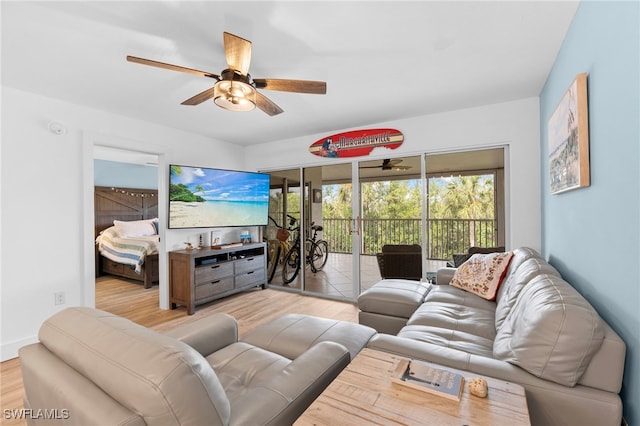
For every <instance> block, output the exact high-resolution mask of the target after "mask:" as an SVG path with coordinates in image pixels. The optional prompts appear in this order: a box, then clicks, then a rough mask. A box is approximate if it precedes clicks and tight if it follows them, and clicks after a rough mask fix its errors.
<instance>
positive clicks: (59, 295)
mask: <svg viewBox="0 0 640 426" xmlns="http://www.w3.org/2000/svg"><path fill="white" fill-rule="evenodd" d="M53 297H54V303H55V304H56V305H64V304H65V294H64V291H57V292H55V293H53Z"/></svg>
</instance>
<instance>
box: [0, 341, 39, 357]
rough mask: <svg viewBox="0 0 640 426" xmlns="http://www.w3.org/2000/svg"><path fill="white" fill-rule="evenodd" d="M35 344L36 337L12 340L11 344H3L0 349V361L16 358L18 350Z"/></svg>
mask: <svg viewBox="0 0 640 426" xmlns="http://www.w3.org/2000/svg"><path fill="white" fill-rule="evenodd" d="M36 342H38V336H37V335H34V336H31V337H26V338H24V339H20V340H14V341H13V342H8V343H3V344H2V347H0V361H2V362H4V361H7V360H10V359H12V358H17V357H18V349H20V348H21V347H23V346H27V345H30V344H32V343H36Z"/></svg>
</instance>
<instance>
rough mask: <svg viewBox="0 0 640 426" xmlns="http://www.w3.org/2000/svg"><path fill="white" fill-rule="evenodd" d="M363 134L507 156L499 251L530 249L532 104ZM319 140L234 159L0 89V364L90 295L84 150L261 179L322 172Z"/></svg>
mask: <svg viewBox="0 0 640 426" xmlns="http://www.w3.org/2000/svg"><path fill="white" fill-rule="evenodd" d="M51 120H56V121H59V122H61V123H63V124H64V125H65V126H66V127H67V128H68V132H67V134H66V135H64V136H57V135H54V134H52V133H50V132H49V131H48V130H47V123H48V122H49V121H51ZM367 127H395V128H398V129H399V130H401V131H402V132H403V133H404V135H405V143H404V144H403V146H401V147H400V148H398V149H397V150H396V151H394V152H393V154H394V155H399V154H402V155H405V154H416V153H421V152H444V151H449V150H455V149H461V148H475V147H485V146H496V145H508V146H509V153H510V158H509V161H510V167H509V169H508V171H507V179H508V183H509V184H510V186H509V187H508V188H507V193H508V197H509V200H507V202H508V205H509V206H510V210H509V211H508V212H507V221H508V224H509V225H510V232H509V234H508V235H509V238H508V240H507V245H508V246H510V247H517V246H521V245H528V246H531V247H534V248H536V249H539V248H540V190H539V184H540V172H539V168H540V163H539V158H540V153H539V107H538V100H537V99H536V98H532V99H525V100H521V101H516V102H510V103H505V104H499V105H489V106H484V107H481V108H474V109H469V110H462V111H454V112H449V113H442V114H434V115H428V116H423V117H416V118H410V119H405V120H397V121H391V122H387V123H376V124H375V125H372V126H367ZM345 130H349V129H345ZM338 131H340V130H339V129H336V131H335V132H338ZM322 136H326V135H310V136H308V137H304V138H296V139H291V140H287V141H281V142H277V143H267V144H260V145H254V146H252V147H251V148H242V147H239V146H236V145H232V144H228V143H224V142H220V141H215V140H212V139H208V138H204V137H201V136H197V135H193V134H189V133H186V132H182V131H178V130H175V129H171V128H168V127H163V126H158V125H153V124H150V123H148V122H143V121H139V120H133V119H130V118H127V117H123V116H118V115H115V114H109V113H105V112H102V111H98V110H94V109H90V108H86V107H82V106H78V105H73V104H69V103H65V102H61V101H57V100H54V99H50V98H45V97H42V96H38V95H34V94H31V93H27V92H23V91H19V90H15V89H11V88H6V87H2V145H1V156H0V161H1V165H2V169H1V173H2V176H1V178H0V185H1V189H2V192H1V198H0V205H2V216H1V224H0V231H1V235H2V241H1V247H0V253H1V259H0V266H1V267H2V269H1V271H0V286H1V295H2V298H1V299H2V300H1V302H0V303H1V310H2V312H1V321H2V323H1V328H0V330H1V335H0V342H1V344H2V352H1V357H2V360H6V359H9V358H12V357H15V356H16V354H17V349H18V348H19V347H21V346H23V345H25V344H28V343H31V342H34V341H36V339H37V330H38V328H39V327H40V324H41V323H42V321H43V320H44V319H46V318H47V317H49V316H50V315H52V314H53V313H55V312H56V311H58V310H60V309H62V308H63V307H65V306H70V305H82V304H84V302H83V300H86V294H85V293H86V292H87V288H91V287H92V286H93V282H92V281H91V280H90V279H87V277H91V276H92V273H93V271H92V269H91V267H92V260H91V259H92V258H91V256H90V255H88V254H87V251H88V250H87V248H86V247H87V245H88V244H92V241H93V235H92V233H91V232H90V231H86V230H85V229H84V228H86V227H85V226H83V222H84V221H86V217H87V214H88V215H89V216H91V215H92V214H93V213H92V211H90V212H88V211H87V206H90V209H92V208H93V207H92V206H93V203H92V199H87V192H88V191H87V189H86V188H87V187H92V186H93V182H92V181H91V182H85V181H84V179H85V175H87V176H89V175H88V174H87V172H88V171H89V170H90V171H91V172H92V170H93V169H92V161H93V158H92V155H91V151H92V148H91V147H90V146H87V145H90V144H93V143H98V144H106V145H110V144H111V145H113V146H116V147H120V148H126V147H127V146H128V145H131V146H132V147H133V148H135V149H138V150H143V151H145V150H148V151H149V152H162V153H163V155H162V157H163V161H164V165H165V167H166V166H167V164H169V163H174V164H189V165H195V166H207V167H221V168H231V169H244V170H260V169H273V168H289V167H291V166H300V165H314V166H317V165H319V164H322V163H324V162H326V164H329V163H330V162H331V160H330V159H326V158H320V157H316V156H313V155H311V154H310V153H309V152H308V147H309V145H310V144H311V143H312V142H314V141H315V140H317V139H319V138H320V137H322ZM147 148H148V149H147ZM384 155H385V154H379V155H377V156H376V157H372V158H383V156H384ZM243 157H244V158H243ZM338 161H344V160H338ZM166 175H168V172H166ZM163 176H164V175H163ZM164 177H165V178H166V176H164ZM86 179H91V180H92V179H93V178H92V177H91V176H89V177H88V178H86ZM160 195H161V196H164V197H166V195H163V194H160ZM164 199H165V200H166V198H164ZM162 202H163V201H162V199H161V203H162ZM165 213H166V212H165ZM161 217H162V215H161ZM202 232H205V231H202ZM206 232H208V231H206ZM228 232H229V233H232V232H235V230H229V231H228ZM197 234H198V230H173V231H166V234H165V235H164V242H163V243H164V245H165V249H166V250H172V249H175V248H181V247H182V246H183V245H182V242H183V241H187V240H192V239H193V241H196V240H197V236H196V235H197ZM194 238H195V239H194ZM89 252H90V253H92V251H91V250H89ZM85 257H87V259H85ZM87 265H89V266H87ZM161 272H162V271H161ZM165 273H166V271H165ZM56 291H65V292H66V297H67V301H66V304H65V305H62V306H55V305H54V299H53V293H54V292H56Z"/></svg>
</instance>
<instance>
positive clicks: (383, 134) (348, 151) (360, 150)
mask: <svg viewBox="0 0 640 426" xmlns="http://www.w3.org/2000/svg"><path fill="white" fill-rule="evenodd" d="M403 141H404V135H403V134H402V132H401V131H399V130H396V129H364V130H351V131H349V132H344V133H337V134H335V135H331V136H327V137H324V138H322V139H318V140H317V141H315V142H314V143H312V144H311V146H309V152H310V153H312V154H313V155H317V156H319V157H334V158H336V157H340V158H344V157H362V156H365V155H369V154H370V153H371V151H373V149H374V148H388V149H396V148H397V147H399V146H400V145H402V142H403Z"/></svg>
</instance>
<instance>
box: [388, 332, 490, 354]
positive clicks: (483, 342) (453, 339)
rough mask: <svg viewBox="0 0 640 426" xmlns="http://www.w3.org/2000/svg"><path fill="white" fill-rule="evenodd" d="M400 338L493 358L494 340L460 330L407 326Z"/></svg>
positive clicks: (400, 333) (399, 334) (399, 335)
mask: <svg viewBox="0 0 640 426" xmlns="http://www.w3.org/2000/svg"><path fill="white" fill-rule="evenodd" d="M398 337H403V338H405V339H411V340H415V341H417V342H427V343H431V344H434V345H438V346H441V347H444V348H450V349H455V350H458V351H462V352H465V353H468V354H474V355H479V356H483V357H487V358H493V340H492V339H487V338H486V337H482V336H477V335H475V334H472V333H467V332H464V331H460V330H451V329H449V328H443V327H432V326H428V325H406V326H404V327H402V330H400V332H399V333H398Z"/></svg>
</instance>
